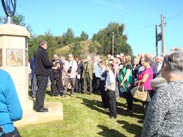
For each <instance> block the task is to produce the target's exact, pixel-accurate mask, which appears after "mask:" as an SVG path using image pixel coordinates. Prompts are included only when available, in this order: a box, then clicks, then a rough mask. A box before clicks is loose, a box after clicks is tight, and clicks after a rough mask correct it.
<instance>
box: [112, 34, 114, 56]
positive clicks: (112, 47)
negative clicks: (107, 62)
mask: <svg viewBox="0 0 183 137" xmlns="http://www.w3.org/2000/svg"><path fill="white" fill-rule="evenodd" d="M112 55H113V56H114V32H112Z"/></svg>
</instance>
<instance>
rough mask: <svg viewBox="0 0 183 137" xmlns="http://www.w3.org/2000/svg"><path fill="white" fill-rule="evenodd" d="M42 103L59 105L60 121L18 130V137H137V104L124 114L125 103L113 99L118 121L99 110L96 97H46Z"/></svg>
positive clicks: (99, 103) (139, 128)
mask: <svg viewBox="0 0 183 137" xmlns="http://www.w3.org/2000/svg"><path fill="white" fill-rule="evenodd" d="M45 101H59V102H62V103H63V110H64V120H63V121H54V122H51V123H46V124H36V125H30V126H26V127H22V128H19V131H20V133H21V135H22V137H140V135H141V130H142V123H140V122H139V121H141V120H142V118H143V114H142V108H141V104H140V103H138V102H135V106H134V113H133V114H132V115H128V114H127V113H126V112H125V109H126V100H125V99H123V98H118V99H117V109H118V117H117V118H116V119H110V118H109V116H108V112H106V111H105V110H104V109H103V108H102V102H101V97H100V95H94V94H92V95H87V94H77V93H76V94H75V95H74V97H70V96H67V98H61V97H60V96H59V97H51V96H49V94H47V95H46V99H45Z"/></svg>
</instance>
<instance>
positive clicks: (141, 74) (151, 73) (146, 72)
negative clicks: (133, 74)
mask: <svg viewBox="0 0 183 137" xmlns="http://www.w3.org/2000/svg"><path fill="white" fill-rule="evenodd" d="M145 74H149V77H148V78H147V80H146V81H145V82H144V89H146V90H152V88H151V86H150V83H151V80H152V79H153V70H152V68H151V67H150V68H146V69H145V70H144V71H143V72H142V73H140V74H139V75H138V80H141V79H142V78H143V76H144V75H145Z"/></svg>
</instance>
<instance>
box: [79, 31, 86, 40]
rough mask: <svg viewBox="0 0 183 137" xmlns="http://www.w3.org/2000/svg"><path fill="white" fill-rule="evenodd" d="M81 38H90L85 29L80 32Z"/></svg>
mask: <svg viewBox="0 0 183 137" xmlns="http://www.w3.org/2000/svg"><path fill="white" fill-rule="evenodd" d="M80 38H81V40H88V34H87V33H86V32H84V31H82V32H81V34H80Z"/></svg>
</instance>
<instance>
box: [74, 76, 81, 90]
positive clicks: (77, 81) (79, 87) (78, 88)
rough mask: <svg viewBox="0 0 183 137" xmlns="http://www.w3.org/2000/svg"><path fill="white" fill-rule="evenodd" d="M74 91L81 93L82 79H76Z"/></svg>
mask: <svg viewBox="0 0 183 137" xmlns="http://www.w3.org/2000/svg"><path fill="white" fill-rule="evenodd" d="M75 86H76V87H75V91H76V92H78V93H81V91H82V79H76V85H75Z"/></svg>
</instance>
